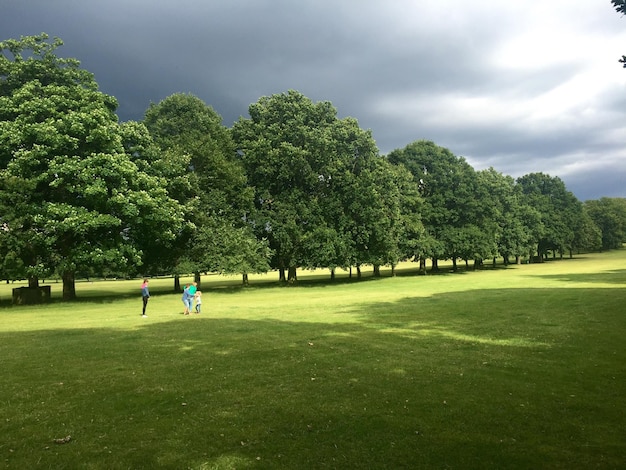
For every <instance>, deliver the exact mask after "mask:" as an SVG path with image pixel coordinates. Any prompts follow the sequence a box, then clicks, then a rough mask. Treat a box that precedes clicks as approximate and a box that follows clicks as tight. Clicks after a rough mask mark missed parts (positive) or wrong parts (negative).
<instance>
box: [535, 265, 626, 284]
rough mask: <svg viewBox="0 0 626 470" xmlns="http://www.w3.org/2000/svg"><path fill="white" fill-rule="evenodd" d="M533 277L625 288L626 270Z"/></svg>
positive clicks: (537, 275) (536, 275)
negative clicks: (617, 285) (615, 285)
mask: <svg viewBox="0 0 626 470" xmlns="http://www.w3.org/2000/svg"><path fill="white" fill-rule="evenodd" d="M534 276H535V277H540V278H544V279H554V280H557V281H565V282H591V283H602V284H620V285H623V286H624V287H626V269H617V270H611V271H605V272H599V273H598V272H595V273H577V274H548V275H542V274H535V275H534Z"/></svg>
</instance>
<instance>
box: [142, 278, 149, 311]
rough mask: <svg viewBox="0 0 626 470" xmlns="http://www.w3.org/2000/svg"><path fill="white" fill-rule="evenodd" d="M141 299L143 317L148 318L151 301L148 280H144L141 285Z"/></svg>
mask: <svg viewBox="0 0 626 470" xmlns="http://www.w3.org/2000/svg"><path fill="white" fill-rule="evenodd" d="M141 298H142V299H143V310H142V312H141V316H142V317H147V316H148V315H146V307H147V306H148V299H150V289H148V279H144V280H143V284H141Z"/></svg>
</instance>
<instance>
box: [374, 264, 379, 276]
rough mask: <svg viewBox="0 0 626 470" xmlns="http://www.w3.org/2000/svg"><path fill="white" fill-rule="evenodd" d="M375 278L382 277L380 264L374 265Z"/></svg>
mask: <svg viewBox="0 0 626 470" xmlns="http://www.w3.org/2000/svg"><path fill="white" fill-rule="evenodd" d="M374 277H380V265H379V264H375V265H374Z"/></svg>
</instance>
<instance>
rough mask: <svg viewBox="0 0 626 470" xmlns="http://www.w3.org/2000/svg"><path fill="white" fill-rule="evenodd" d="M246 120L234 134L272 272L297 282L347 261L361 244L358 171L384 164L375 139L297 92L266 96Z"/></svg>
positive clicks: (326, 105)
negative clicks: (351, 202) (300, 272)
mask: <svg viewBox="0 0 626 470" xmlns="http://www.w3.org/2000/svg"><path fill="white" fill-rule="evenodd" d="M249 114H250V118H249V119H244V118H240V119H239V120H238V121H237V122H236V123H235V125H234V126H233V129H232V132H233V138H234V141H235V144H236V147H237V149H238V153H239V155H240V158H241V161H242V163H243V165H244V167H245V169H246V173H247V175H248V178H249V182H250V184H251V186H253V187H254V189H255V196H254V201H255V211H254V213H253V214H252V215H251V222H252V223H253V225H254V227H255V230H256V232H257V236H258V237H259V238H267V240H268V241H269V243H270V247H271V248H272V250H273V253H274V256H273V258H272V261H271V265H272V267H274V268H276V269H278V270H279V273H280V278H281V279H282V280H285V279H286V280H288V281H295V280H296V272H297V268H298V267H305V268H309V267H322V266H323V267H329V268H331V269H333V267H334V266H341V265H343V264H344V263H350V262H351V261H352V260H354V259H355V258H356V256H357V255H356V253H357V251H358V248H357V247H356V246H357V243H358V242H355V241H354V238H352V237H353V236H354V233H353V232H352V233H351V232H350V229H351V228H354V226H353V225H351V224H352V221H353V219H352V217H351V215H352V214H353V212H351V211H350V210H349V209H348V208H347V199H349V198H352V199H354V198H356V197H358V196H359V194H358V192H354V190H355V189H357V184H356V182H355V181H356V179H357V178H358V176H357V175H358V172H359V170H358V168H359V167H361V166H364V167H369V165H370V164H371V161H372V160H373V159H376V158H379V157H378V149H377V148H376V145H375V143H374V141H373V139H372V137H371V133H370V132H368V131H363V130H361V129H360V128H359V127H358V123H357V122H356V120H354V119H351V118H346V119H341V120H340V119H338V118H337V112H336V110H335V108H333V106H332V104H331V103H329V102H326V101H322V102H318V103H313V102H312V101H311V100H310V99H308V98H307V97H305V96H304V95H302V94H301V93H299V92H297V91H293V90H290V91H288V92H286V93H282V94H276V95H272V96H269V97H262V98H261V99H259V101H258V102H257V103H253V104H251V105H250V107H249ZM366 209H367V206H360V207H359V208H358V210H360V211H365V210H366ZM361 227H362V225H361ZM285 270H287V272H288V274H287V277H286V278H285V275H284V274H285Z"/></svg>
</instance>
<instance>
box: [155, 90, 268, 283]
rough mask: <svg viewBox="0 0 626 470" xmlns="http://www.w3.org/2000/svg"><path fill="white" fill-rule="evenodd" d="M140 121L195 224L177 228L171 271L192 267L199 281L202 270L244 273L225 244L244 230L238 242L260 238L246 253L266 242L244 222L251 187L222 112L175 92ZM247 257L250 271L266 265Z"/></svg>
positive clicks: (256, 250) (256, 252) (262, 253)
mask: <svg viewBox="0 0 626 470" xmlns="http://www.w3.org/2000/svg"><path fill="white" fill-rule="evenodd" d="M144 123H145V125H146V127H147V128H148V130H149V132H150V134H151V136H152V137H153V139H154V142H155V144H156V145H157V146H158V147H159V148H160V149H161V150H162V151H163V152H164V155H165V156H166V158H165V159H163V162H164V163H165V165H164V166H163V167H162V172H163V173H162V174H163V176H166V177H167V176H168V175H171V176H175V179H174V180H173V184H174V185H175V187H171V188H170V192H171V193H172V194H173V196H174V197H176V198H177V200H178V201H179V202H180V203H181V204H182V205H183V206H184V207H185V208H186V211H187V214H188V220H189V222H190V224H191V226H192V227H193V230H191V231H190V232H184V233H182V234H181V238H180V239H179V242H178V247H177V250H174V251H173V252H172V253H171V254H172V255H174V257H175V258H176V261H175V267H174V269H173V271H174V272H175V273H180V274H183V272H182V271H183V270H185V269H190V268H191V269H192V270H193V272H194V273H195V275H196V280H197V281H198V282H199V281H200V273H202V272H209V271H214V272H230V270H231V269H235V271H234V272H240V273H241V274H246V273H244V272H243V271H240V270H239V269H240V268H236V266H242V265H240V264H239V263H237V262H235V260H236V259H240V253H237V252H235V251H232V252H228V251H225V250H224V248H225V247H230V249H235V248H236V245H233V244H232V243H231V241H232V240H235V239H236V240H242V237H243V236H244V235H246V236H248V237H250V239H249V240H247V241H245V242H244V241H243V240H242V243H241V245H240V246H241V247H242V248H243V247H247V246H253V245H255V243H256V244H258V246H256V247H255V248H253V249H252V250H251V251H250V250H249V251H248V255H249V256H252V255H255V256H256V255H260V256H266V255H267V252H266V251H265V250H264V247H265V242H263V241H257V240H256V238H255V237H254V234H253V232H252V230H251V227H250V226H249V223H248V222H247V220H248V218H249V212H250V211H251V210H252V207H253V202H252V196H253V192H252V189H251V188H250V187H249V186H248V183H247V178H246V175H245V172H244V169H243V166H242V165H241V163H240V162H239V161H238V159H237V158H236V154H235V149H234V146H233V143H232V140H231V137H230V134H229V131H228V129H226V127H224V126H223V125H222V118H221V116H219V114H217V113H216V112H215V110H213V108H211V107H210V106H208V105H206V104H205V103H204V102H203V101H202V100H201V99H199V98H197V97H196V96H193V95H191V94H183V93H177V94H174V95H171V96H169V97H167V98H166V99H164V100H163V101H161V102H160V103H158V104H152V105H151V106H150V107H149V108H148V110H147V111H146V114H145V119H144ZM229 256H232V257H233V259H232V260H229V259H228V258H229ZM250 263H251V266H254V267H255V268H254V269H253V271H250V272H257V270H258V269H260V267H262V266H266V265H267V262H266V260H265V259H256V260H250ZM241 269H243V270H244V271H245V270H247V269H249V268H247V267H245V268H244V267H243V266H242V267H241ZM250 269H252V268H250Z"/></svg>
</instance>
